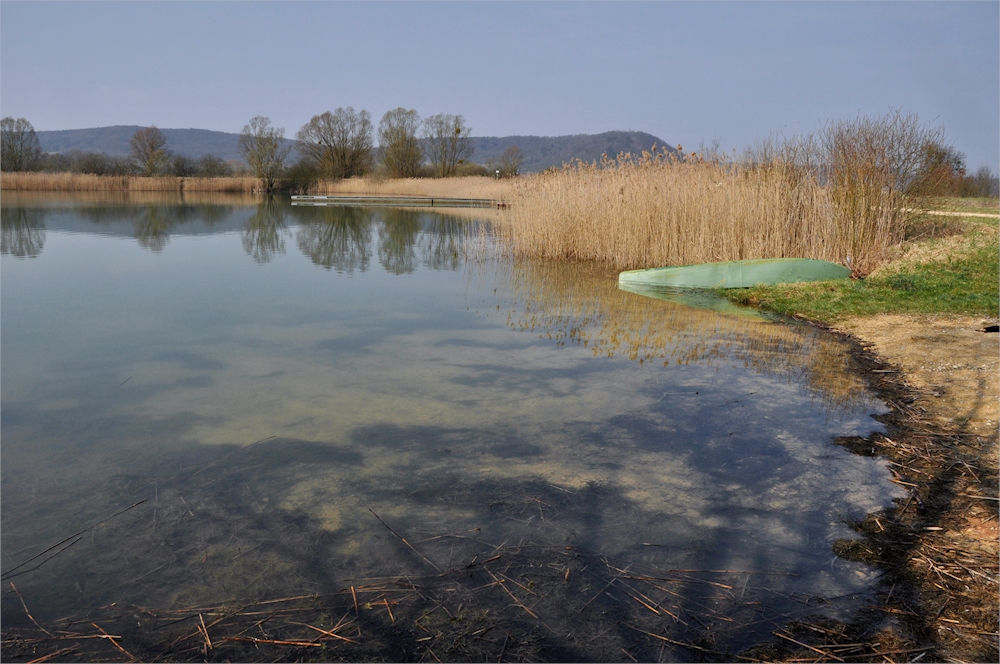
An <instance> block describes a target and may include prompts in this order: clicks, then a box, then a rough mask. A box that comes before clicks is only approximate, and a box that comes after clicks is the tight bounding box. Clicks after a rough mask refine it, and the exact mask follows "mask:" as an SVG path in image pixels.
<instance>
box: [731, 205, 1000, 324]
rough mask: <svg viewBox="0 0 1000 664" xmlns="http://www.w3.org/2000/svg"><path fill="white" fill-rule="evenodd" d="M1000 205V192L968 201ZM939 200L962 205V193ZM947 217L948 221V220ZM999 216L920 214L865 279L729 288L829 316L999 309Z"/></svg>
mask: <svg viewBox="0 0 1000 664" xmlns="http://www.w3.org/2000/svg"><path fill="white" fill-rule="evenodd" d="M990 205H992V206H993V209H996V200H995V199H993V201H992V203H991V202H990V201H989V199H985V200H977V199H973V201H970V202H966V203H965V204H964V206H963V207H965V208H966V209H969V210H976V211H988V210H989V209H990V207H989V206H990ZM934 207H935V208H937V209H942V208H943V209H945V210H948V209H950V208H954V207H956V205H955V201H954V199H945V200H941V201H935V202H934ZM942 220H946V221H942ZM997 227H998V223H997V221H996V220H992V221H990V220H987V219H983V218H981V217H940V216H933V215H924V216H917V217H915V218H914V219H913V221H912V223H911V225H910V230H911V233H914V234H915V237H912V238H911V239H910V240H908V241H906V242H905V243H904V244H903V245H902V246H901V247H899V248H898V249H897V250H896V253H897V256H896V258H895V259H894V260H889V261H888V262H887V263H885V264H884V265H882V266H881V267H880V268H879V269H877V270H876V271H874V272H873V273H872V274H871V275H869V276H868V277H867V278H865V279H853V280H844V281H828V282H818V283H806V284H784V285H778V286H757V287H755V288H749V289H739V290H732V291H723V294H724V295H725V296H726V297H728V298H730V299H731V300H733V301H734V302H736V303H738V304H743V305H752V306H756V307H761V308H764V309H769V310H771V311H776V312H778V313H782V314H786V315H800V316H805V317H807V318H810V319H813V320H817V321H820V322H823V323H827V324H835V323H836V322H838V321H839V320H842V319H844V318H846V317H850V316H871V315H876V314H967V315H980V316H988V317H996V316H997V315H998V308H1000V304H998V297H1000V293H998V285H997V284H998V282H1000V270H998V265H1000V252H998V231H997Z"/></svg>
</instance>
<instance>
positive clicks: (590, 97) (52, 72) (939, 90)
mask: <svg viewBox="0 0 1000 664" xmlns="http://www.w3.org/2000/svg"><path fill="white" fill-rule="evenodd" d="M348 106H350V107H353V108H355V109H356V110H359V111H360V110H362V109H365V110H367V111H369V112H370V113H371V114H372V119H373V121H374V122H375V124H376V125H377V123H378V120H379V119H380V118H381V116H382V115H383V114H384V113H385V112H386V111H388V110H390V109H393V108H396V107H399V106H402V107H405V108H412V109H416V110H417V111H418V112H419V113H420V114H421V116H423V117H426V116H429V115H434V114H436V113H451V114H461V115H463V116H464V117H465V119H466V123H467V124H468V126H469V127H470V128H471V129H472V134H473V135H474V136H508V135H517V134H521V135H523V134H528V135H540V136H560V135H566V134H593V133H600V132H604V131H611V130H635V131H645V132H649V133H651V134H654V135H656V136H658V137H660V138H661V139H662V140H664V141H665V142H667V143H668V144H671V145H677V144H678V143H680V144H682V145H683V147H684V148H685V149H686V150H688V151H691V150H692V149H696V148H697V147H698V146H699V145H700V144H705V145H710V144H712V143H713V142H714V141H716V140H717V141H718V142H719V145H720V147H721V148H722V149H723V150H724V151H727V152H728V151H731V150H733V149H736V150H742V149H743V148H745V147H747V146H749V145H750V144H752V143H753V142H754V141H756V140H760V139H764V138H767V137H768V136H771V135H776V134H783V135H786V136H788V135H794V134H801V133H808V132H813V131H816V130H818V129H820V128H821V127H822V126H823V124H825V123H827V122H830V121H836V120H849V119H853V118H856V117H858V116H859V115H865V116H882V115H885V114H886V113H889V112H890V111H893V110H898V111H901V112H903V113H906V114H916V115H917V116H919V118H920V120H921V121H922V122H923V123H924V124H926V125H927V126H928V127H943V128H944V130H945V131H946V134H947V138H948V141H949V142H950V144H951V145H952V146H953V147H954V148H955V149H957V150H959V151H961V152H963V153H965V155H966V161H967V164H968V166H969V167H970V170H974V169H976V168H978V167H979V166H982V165H986V166H989V167H990V168H992V169H993V170H994V171H997V170H1000V163H998V162H1000V3H998V2H996V1H992V2H875V3H870V2H829V3H827V2H707V1H706V2H435V3H423V2H388V3H378V2H363V3H354V2H225V1H219V2H14V1H11V0H2V1H0V114H2V115H3V116H8V115H9V116H13V117H25V118H27V119H28V120H29V121H31V123H32V124H33V125H34V127H35V129H37V130H53V129H79V128H87V127H101V126H109V125H143V126H147V125H156V126H158V127H161V128H198V129H214V130H218V131H227V132H239V131H240V130H241V129H242V127H243V126H244V125H245V124H246V123H247V122H248V121H249V120H250V118H252V117H253V116H256V115H264V116H267V117H268V118H270V119H271V121H272V123H273V124H274V125H276V126H279V127H284V128H285V133H286V136H288V137H292V136H294V134H295V132H296V131H297V130H298V129H299V128H300V127H301V126H302V125H304V124H305V123H307V122H308V121H309V119H310V118H311V117H312V116H314V115H318V114H320V113H323V112H324V111H327V110H330V111H332V110H334V109H336V108H338V107H345V108H346V107H348Z"/></svg>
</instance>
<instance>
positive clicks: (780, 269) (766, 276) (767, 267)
mask: <svg viewBox="0 0 1000 664" xmlns="http://www.w3.org/2000/svg"><path fill="white" fill-rule="evenodd" d="M850 276H851V271H850V270H848V269H847V268H846V267H844V266H843V265H837V264H836V263H830V262H828V261H820V260H815V259H812V258H769V259H761V260H749V261H729V262H726V263H701V264H698V265H684V266H681V267H654V268H649V269H647V270H628V271H626V272H622V273H621V274H619V275H618V283H619V284H626V285H635V286H654V287H656V286H660V287H673V288H749V287H751V286H757V285H772V284H786V283H795V282H799V281H826V280H827V279H846V278H848V277H850Z"/></svg>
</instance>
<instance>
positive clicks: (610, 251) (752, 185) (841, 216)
mask: <svg viewBox="0 0 1000 664" xmlns="http://www.w3.org/2000/svg"><path fill="white" fill-rule="evenodd" d="M835 194H836V192H835V191H833V190H832V189H831V187H829V186H822V185H821V184H820V183H819V181H818V179H817V178H816V177H815V176H814V175H812V174H810V173H808V172H803V170H802V169H801V168H800V167H798V166H796V165H794V164H788V163H785V162H783V161H782V160H780V159H779V160H774V161H772V162H771V163H767V164H758V165H754V166H748V165H745V164H735V163H727V162H723V161H704V160H699V159H697V158H691V159H687V160H685V161H683V162H681V161H679V160H678V159H676V158H675V157H674V156H672V155H671V154H669V153H664V152H660V153H656V152H655V151H654V152H652V153H649V152H647V153H643V155H642V156H640V157H638V158H636V157H633V156H631V155H621V156H619V158H618V159H616V160H608V159H605V160H604V162H603V163H600V164H597V163H591V164H585V163H581V162H578V163H576V164H574V165H567V166H565V167H564V168H563V169H562V170H560V171H551V172H547V173H543V174H540V175H537V176H532V177H525V178H520V179H519V181H517V183H516V185H515V188H514V191H513V192H512V195H511V196H510V197H509V200H510V202H511V207H510V208H509V209H508V210H507V211H506V212H504V213H503V214H502V218H503V223H501V225H500V228H499V234H500V236H501V238H503V239H504V240H506V241H508V242H509V244H510V246H511V247H512V249H513V251H514V253H515V254H518V255H525V256H537V257H541V258H550V259H565V260H574V261H599V262H602V263H605V264H607V265H608V266H609V267H612V268H615V269H636V268H645V267H656V266H665V265H687V264H692V263H705V262H713V261H729V260H744V259H753V258H785V257H799V258H817V259H822V260H828V261H834V262H838V263H844V264H847V263H848V262H849V263H850V265H851V267H852V268H854V269H856V270H858V271H867V270H870V269H872V268H873V267H874V266H875V265H877V264H878V262H879V261H880V260H881V258H882V256H883V255H884V253H885V251H886V250H887V249H888V248H889V247H890V246H892V245H894V244H896V243H898V242H899V241H900V240H901V239H902V223H901V221H900V219H899V217H900V215H899V214H896V213H894V212H891V211H888V212H883V211H882V208H883V206H884V204H885V203H886V202H887V201H880V200H873V201H867V203H869V204H870V205H871V206H873V207H874V208H876V213H875V214H874V215H872V214H869V215H868V217H867V218H865V217H863V215H856V216H854V217H851V216H849V215H847V214H845V211H844V210H843V209H842V208H841V206H838V202H837V198H836V195H835ZM855 211H856V210H855ZM862 238H863V239H862ZM848 257H850V258H848Z"/></svg>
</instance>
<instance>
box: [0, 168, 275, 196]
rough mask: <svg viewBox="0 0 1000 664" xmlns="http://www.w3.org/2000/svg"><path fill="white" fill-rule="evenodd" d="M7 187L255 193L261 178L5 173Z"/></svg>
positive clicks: (0, 183)
mask: <svg viewBox="0 0 1000 664" xmlns="http://www.w3.org/2000/svg"><path fill="white" fill-rule="evenodd" d="M0 188H2V189H3V190H5V191H211V192H228V193H252V192H254V191H256V190H258V189H260V180H258V179H257V178H252V177H221V178H180V177H140V176H132V175H92V174H88V173H31V172H28V173H3V174H2V176H0Z"/></svg>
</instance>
